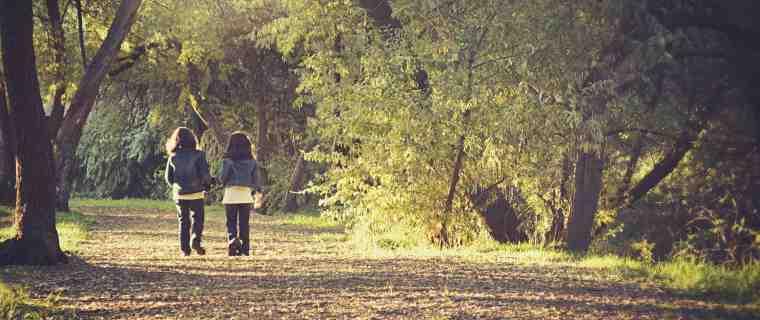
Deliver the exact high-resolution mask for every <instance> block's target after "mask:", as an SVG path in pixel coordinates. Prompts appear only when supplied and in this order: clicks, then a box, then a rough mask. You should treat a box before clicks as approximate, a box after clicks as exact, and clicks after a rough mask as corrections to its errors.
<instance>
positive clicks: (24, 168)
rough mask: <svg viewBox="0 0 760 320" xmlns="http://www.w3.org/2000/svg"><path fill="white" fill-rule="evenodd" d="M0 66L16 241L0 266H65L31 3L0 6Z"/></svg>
mask: <svg viewBox="0 0 760 320" xmlns="http://www.w3.org/2000/svg"><path fill="white" fill-rule="evenodd" d="M0 15H2V16H0V21H1V22H0V23H2V26H1V27H0V32H1V34H2V35H1V36H0V38H2V51H3V65H4V70H5V72H6V82H7V85H8V103H9V105H10V106H11V108H10V110H11V111H10V118H11V121H12V122H13V123H14V124H16V126H15V127H16V128H15V129H16V139H17V140H16V141H17V142H18V143H17V147H18V149H17V153H16V168H17V170H16V181H17V183H18V185H17V193H16V211H15V219H16V223H15V224H16V236H15V237H14V238H12V239H9V240H7V241H5V242H3V243H2V244H0V265H7V264H24V265H50V264H57V263H61V262H65V261H66V256H65V255H64V254H63V252H62V251H61V247H60V244H59V241H58V231H57V230H56V226H55V183H54V181H53V177H54V176H55V175H54V167H53V150H52V145H51V143H50V135H49V133H48V127H47V123H46V121H45V113H44V110H43V109H42V98H41V97H40V90H39V89H40V88H39V82H38V80H37V66H36V63H35V57H34V43H33V32H34V22H33V21H32V2H31V1H3V2H0Z"/></svg>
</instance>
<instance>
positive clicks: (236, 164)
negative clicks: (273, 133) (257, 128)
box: [218, 131, 259, 256]
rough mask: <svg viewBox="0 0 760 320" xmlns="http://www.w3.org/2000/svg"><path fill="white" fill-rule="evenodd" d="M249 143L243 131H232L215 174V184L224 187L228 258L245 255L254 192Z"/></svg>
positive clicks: (255, 187) (253, 171)
mask: <svg viewBox="0 0 760 320" xmlns="http://www.w3.org/2000/svg"><path fill="white" fill-rule="evenodd" d="M257 166H258V164H257V163H256V160H255V159H254V158H253V151H252V146H251V140H250V139H249V138H248V136H247V135H246V134H245V133H243V132H239V131H238V132H234V133H232V135H231V136H230V139H229V141H228V142H227V149H226V152H225V154H224V158H223V159H222V166H221V168H220V171H219V176H218V179H219V182H220V183H221V184H222V185H223V186H224V196H223V198H222V204H224V210H225V213H226V215H227V240H228V245H227V247H228V255H230V256H239V255H245V256H247V255H249V254H250V250H251V241H250V216H251V213H250V212H251V207H252V205H253V203H254V199H253V193H254V192H255V191H256V190H258V189H259V188H258V186H257V184H256V170H257Z"/></svg>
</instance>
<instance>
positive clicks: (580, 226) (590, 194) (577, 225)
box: [567, 151, 604, 253]
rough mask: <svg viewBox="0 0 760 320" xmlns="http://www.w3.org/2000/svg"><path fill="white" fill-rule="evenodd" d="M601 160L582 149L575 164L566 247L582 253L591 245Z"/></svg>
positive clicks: (600, 175) (599, 189)
mask: <svg viewBox="0 0 760 320" xmlns="http://www.w3.org/2000/svg"><path fill="white" fill-rule="evenodd" d="M603 169H604V165H603V162H602V160H601V158H600V157H599V155H597V154H596V153H594V152H587V151H583V152H580V153H579V155H578V160H577V162H576V166H575V195H574V196H573V205H572V208H573V209H572V213H571V215H570V221H568V224H567V248H568V249H569V250H570V251H573V252H578V253H583V252H586V251H587V250H588V248H589V246H590V245H591V229H592V227H593V226H594V218H595V217H596V210H597V207H598V205H599V194H600V192H601V190H602V171H603Z"/></svg>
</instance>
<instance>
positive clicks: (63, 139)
mask: <svg viewBox="0 0 760 320" xmlns="http://www.w3.org/2000/svg"><path fill="white" fill-rule="evenodd" d="M141 3H142V0H123V1H122V2H121V5H120V6H119V10H118V11H117V12H116V17H115V18H114V20H113V23H111V27H110V29H109V30H108V35H107V36H106V39H105V41H103V44H101V46H100V49H98V52H97V53H96V54H95V56H94V57H93V59H92V62H91V63H90V64H89V65H88V66H87V71H86V72H85V74H84V77H83V78H82V81H80V82H79V89H78V90H77V92H76V93H75V94H74V99H73V100H72V101H71V106H69V111H68V112H67V113H66V116H65V117H64V119H63V124H62V125H61V128H60V130H59V132H58V134H57V139H56V146H57V151H58V159H56V160H57V162H56V170H57V172H58V179H57V185H58V197H57V204H56V206H57V207H58V209H59V210H62V211H68V210H69V195H70V190H71V186H72V184H73V181H72V178H71V177H72V176H73V174H74V172H75V169H76V163H75V160H76V158H75V155H76V150H77V147H78V146H79V140H80V139H81V137H82V130H83V129H84V125H85V123H86V122H87V117H88V116H89V115H90V111H92V107H93V105H94V104H95V98H96V97H97V95H98V89H99V88H100V84H101V83H102V82H103V79H104V78H105V76H106V74H107V73H108V69H109V67H110V65H111V62H112V61H113V59H114V58H115V57H116V55H117V54H118V53H119V48H120V47H121V44H122V42H124V39H125V38H126V37H127V34H128V33H129V30H130V29H131V27H132V25H133V24H134V22H135V20H136V19H137V10H138V8H139V7H140V4H141Z"/></svg>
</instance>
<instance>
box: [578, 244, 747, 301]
mask: <svg viewBox="0 0 760 320" xmlns="http://www.w3.org/2000/svg"><path fill="white" fill-rule="evenodd" d="M575 265H577V266H579V267H582V268H589V269H599V270H607V271H610V272H612V273H615V274H618V275H620V276H622V277H624V278H629V279H644V280H649V281H652V282H655V283H657V284H659V285H661V286H663V287H665V288H668V289H670V290H673V291H674V292H677V293H679V294H683V295H687V296H692V297H697V298H709V299H710V300H713V301H719V302H724V303H731V304H742V305H749V306H750V307H752V308H754V309H758V311H760V263H752V264H748V265H744V266H742V267H737V268H729V267H726V266H721V265H715V264H712V263H707V262H702V261H697V260H694V259H675V260H671V261H664V262H659V263H644V262H640V261H636V260H633V259H630V258H622V257H617V256H610V255H608V256H587V257H582V258H578V260H577V261H576V262H575Z"/></svg>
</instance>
